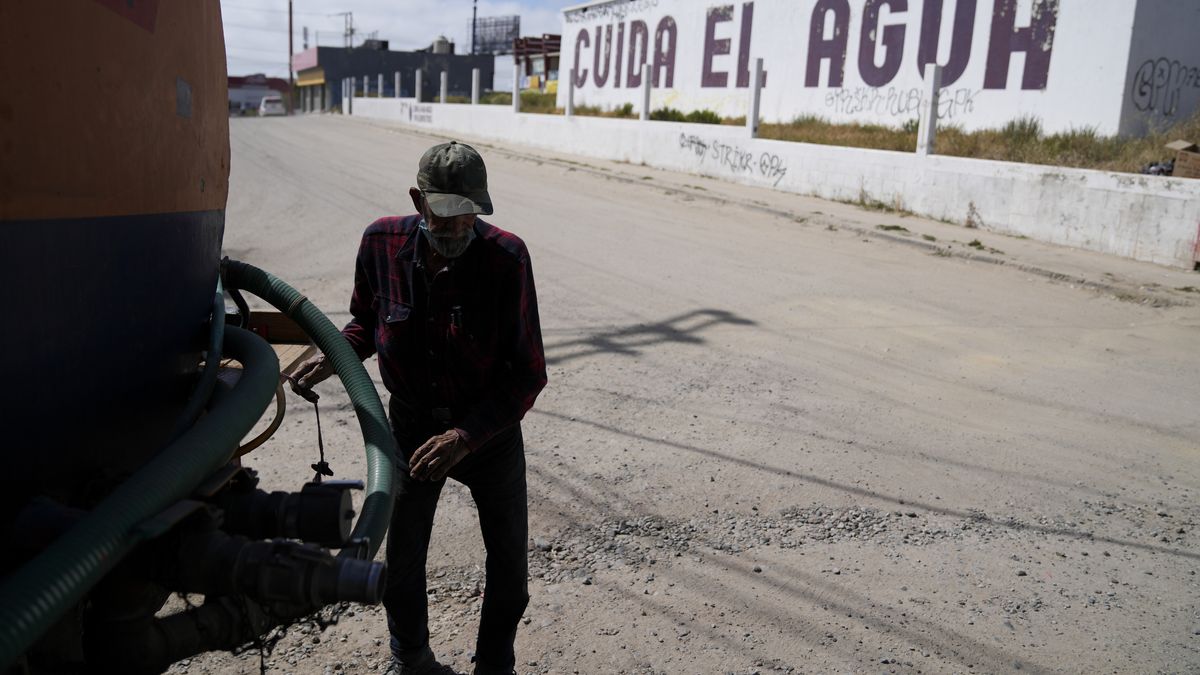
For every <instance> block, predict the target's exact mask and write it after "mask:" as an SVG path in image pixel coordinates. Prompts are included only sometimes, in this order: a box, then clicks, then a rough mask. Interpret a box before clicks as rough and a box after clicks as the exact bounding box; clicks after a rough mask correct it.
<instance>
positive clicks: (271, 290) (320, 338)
mask: <svg viewBox="0 0 1200 675" xmlns="http://www.w3.org/2000/svg"><path fill="white" fill-rule="evenodd" d="M221 276H222V278H224V280H225V286H226V287H227V288H233V289H241V290H244V291H249V292H251V293H253V294H255V295H257V296H258V297H260V298H262V299H263V300H266V301H267V302H268V303H270V304H271V305H273V306H274V307H275V308H276V309H278V310H279V311H281V312H283V313H284V314H285V315H287V316H288V317H289V318H291V319H292V320H293V321H295V322H296V323H297V324H299V326H300V327H301V328H302V329H303V330H304V332H305V333H307V334H308V335H309V337H311V338H312V339H313V342H314V343H316V345H317V347H319V348H320V350H321V351H322V352H324V354H325V358H327V359H328V360H329V363H330V365H332V366H333V370H334V372H336V373H337V374H338V377H340V378H341V380H342V385H343V386H345V388H346V393H347V394H349V395H350V401H351V403H353V404H354V412H355V413H356V414H357V416H358V424H359V427H360V428H361V429H362V434H363V440H364V442H365V443H366V451H367V494H366V500H365V501H364V503H363V508H362V514H361V515H360V516H359V517H358V520H357V522H355V524H354V530H353V531H352V532H351V534H350V536H351V538H352V539H355V540H360V541H362V542H363V543H364V545H365V548H366V553H367V558H373V557H375V553H376V552H377V551H378V550H379V546H380V544H382V543H383V538H384V536H385V535H386V534H387V528H388V524H389V523H391V520H392V499H393V495H394V492H395V480H394V473H395V458H396V440H395V438H393V437H392V432H391V428H390V427H389V426H388V421H387V416H386V415H384V412H383V404H382V403H381V402H380V401H379V392H377V391H376V390H375V383H374V382H372V381H371V377H370V376H369V375H367V371H366V369H365V368H363V365H362V361H360V360H359V358H358V355H357V354H355V353H354V350H353V349H351V348H350V343H348V342H346V339H345V338H344V337H342V333H341V331H339V330H338V329H337V328H336V327H335V326H334V325H333V324H332V323H330V322H329V319H328V318H326V317H325V315H324V314H322V313H321V310H319V309H317V307H316V306H315V305H313V304H312V303H311V302H309V300H308V298H306V297H304V296H303V295H301V294H300V292H299V291H297V290H296V289H294V288H292V287H291V286H289V285H287V284H286V283H284V282H283V281H280V280H279V279H278V278H276V277H274V276H273V275H271V274H269V273H267V272H264V271H263V270H261V269H259V268H257V267H255V266H253V265H249V264H247V263H243V262H238V261H236V260H229V259H228V258H226V259H225V260H223V261H222V262H221ZM357 554H358V550H357V549H355V548H353V547H351V548H346V549H343V550H342V551H341V553H340V554H339V556H350V555H357Z"/></svg>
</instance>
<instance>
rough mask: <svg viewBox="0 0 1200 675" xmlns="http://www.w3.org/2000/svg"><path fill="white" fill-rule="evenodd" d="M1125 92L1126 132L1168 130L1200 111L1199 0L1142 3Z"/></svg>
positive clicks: (1141, 0) (1145, 0)
mask: <svg viewBox="0 0 1200 675" xmlns="http://www.w3.org/2000/svg"><path fill="white" fill-rule="evenodd" d="M1125 92H1126V94H1127V95H1126V97H1125V101H1124V106H1123V108H1122V115H1121V130H1122V133H1125V134H1131V135H1140V134H1143V133H1145V131H1146V130H1147V129H1152V128H1161V127H1165V126H1167V125H1170V124H1171V123H1172V122H1176V121H1178V120H1182V119H1186V118H1187V117H1189V116H1191V115H1192V114H1193V113H1194V112H1196V110H1197V109H1200V0H1139V2H1138V10H1137V19H1136V22H1135V25H1134V35H1133V49H1131V50H1130V53H1129V68H1128V78H1127V81H1126V83H1125ZM1188 140H1191V141H1194V142H1200V138H1193V139H1188Z"/></svg>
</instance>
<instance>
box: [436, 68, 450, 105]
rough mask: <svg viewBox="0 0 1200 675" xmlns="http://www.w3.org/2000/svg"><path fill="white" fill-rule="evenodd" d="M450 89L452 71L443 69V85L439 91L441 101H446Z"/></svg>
mask: <svg viewBox="0 0 1200 675" xmlns="http://www.w3.org/2000/svg"><path fill="white" fill-rule="evenodd" d="M449 89H450V73H448V72H446V71H444V70H443V71H442V87H441V91H440V92H438V93H439V97H438V99H439V100H438V102H439V103H445V102H446V95H447V93H448V92H449Z"/></svg>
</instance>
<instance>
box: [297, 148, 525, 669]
mask: <svg viewBox="0 0 1200 675" xmlns="http://www.w3.org/2000/svg"><path fill="white" fill-rule="evenodd" d="M409 196H410V197H412V202H413V206H414V207H416V210H417V213H416V214H414V215H411V216H405V217H387V218H380V219H379V220H377V221H375V222H374V223H373V224H372V225H371V226H370V227H368V228H367V230H366V232H365V233H364V234H363V238H362V244H361V246H360V248H359V252H358V261H357V265H356V267H355V271H354V295H353V297H352V298H351V300H350V313H351V314H352V315H353V319H352V320H351V321H350V323H348V324H347V325H346V327H345V328H344V329H343V331H342V333H343V335H345V337H346V339H347V340H348V341H349V342H350V344H351V345H353V347H354V349H355V351H356V352H357V353H358V355H359V357H360V358H363V359H366V358H367V357H369V356H371V355H372V354H378V355H379V371H380V374H381V375H382V377H383V383H384V385H385V386H386V387H387V389H388V391H389V392H390V393H391V397H390V405H389V408H390V410H389V412H390V417H391V423H392V430H393V432H394V434H395V436H396V441H397V444H398V446H399V449H400V452H401V454H402V457H400V458H398V459H399V460H400V463H401V465H402V466H401V470H400V471H399V474H400V477H399V481H398V483H399V489H398V493H397V495H396V507H395V511H394V513H393V515H392V524H391V529H390V531H389V534H388V546H387V561H388V584H387V592H386V594H385V595H384V600H383V604H384V606H385V608H386V609H387V615H388V629H389V631H390V632H391V648H392V657H393V659H392V666H391V668H390V669H389V672H395V673H405V674H407V673H438V672H445V670H446V669H445V668H444V667H443V666H441V665H439V664H438V662H437V660H436V658H435V657H434V654H433V652H432V651H431V649H430V647H429V627H428V606H427V600H426V595H425V564H426V554H427V552H428V549H429V537H430V532H431V531H432V528H433V516H434V511H435V509H436V508H437V502H438V497H439V495H440V494H441V490H442V486H443V485H444V484H445V479H446V477H447V476H448V477H450V478H453V479H455V480H457V481H459V482H460V483H462V484H464V485H466V486H467V487H468V488H469V489H470V490H471V496H472V498H474V500H475V504H476V506H477V507H478V509H479V525H480V529H481V530H482V534H483V541H484V544H485V546H486V548H487V564H486V570H487V584H486V587H485V589H484V600H483V609H482V613H481V616H480V621H479V634H478V638H477V642H476V649H475V673H477V674H482V673H511V672H513V668H514V663H515V657H514V654H513V641H514V640H515V639H516V633H517V624H518V622H519V621H520V619H521V615H522V614H523V613H524V611H525V606H526V605H527V604H528V602H529V593H528V586H527V570H528V563H527V558H526V542H527V539H528V510H527V506H528V505H527V502H526V493H525V454H524V452H525V450H524V443H523V441H522V437H521V426H520V421H521V418H522V417H523V416H524V415H525V413H526V411H528V410H529V409H530V407H532V406H533V402H534V399H535V398H536V397H537V395H538V393H539V392H540V391H541V390H542V387H544V386H545V384H546V363H545V357H544V355H543V352H542V337H541V329H540V326H539V323H538V312H537V298H536V295H535V293H534V286H533V269H532V267H531V266H530V262H529V252H528V251H527V250H526V248H525V244H524V242H522V241H521V240H520V239H519V238H517V237H516V236H515V235H513V234H510V233H508V232H505V231H504V230H501V229H500V228H497V227H494V226H492V225H489V224H487V223H485V222H484V221H482V220H479V219H478V217H477V216H478V215H479V214H483V215H491V213H492V200H491V197H490V196H489V195H488V191H487V172H486V169H485V167H484V163H483V158H482V157H480V156H479V153H478V152H476V151H475V149H474V148H472V147H471V146H469V145H465V144H462V143H457V142H454V141H451V142H450V143H445V144H441V145H437V146H434V147H432V148H430V149H429V150H428V151H427V152H426V153H425V154H424V156H422V157H421V161H420V165H419V170H418V173H417V187H415V188H411V189H410V190H409ZM330 370H331V369H330V368H329V367H328V366H327V365H326V364H325V363H324V361H323V359H322V358H321V357H318V358H316V359H313V360H311V361H309V362H307V363H306V364H305V365H304V366H302V368H301V370H300V371H299V372H298V373H297V375H298V379H297V380H296V383H295V387H297V388H299V389H307V388H309V387H311V386H312V385H313V384H315V383H316V382H319V381H320V380H322V379H324V378H326V377H328V376H329V374H330Z"/></svg>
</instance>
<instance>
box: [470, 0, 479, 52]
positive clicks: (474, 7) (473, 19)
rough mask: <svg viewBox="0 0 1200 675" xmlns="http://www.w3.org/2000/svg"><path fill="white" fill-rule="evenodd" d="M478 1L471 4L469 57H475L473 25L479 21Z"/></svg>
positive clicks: (475, 0)
mask: <svg viewBox="0 0 1200 675" xmlns="http://www.w3.org/2000/svg"><path fill="white" fill-rule="evenodd" d="M478 16H479V0H474V2H473V3H471V56H475V23H476V22H477V21H478V20H479V19H478Z"/></svg>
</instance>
